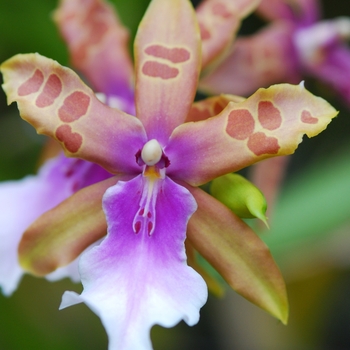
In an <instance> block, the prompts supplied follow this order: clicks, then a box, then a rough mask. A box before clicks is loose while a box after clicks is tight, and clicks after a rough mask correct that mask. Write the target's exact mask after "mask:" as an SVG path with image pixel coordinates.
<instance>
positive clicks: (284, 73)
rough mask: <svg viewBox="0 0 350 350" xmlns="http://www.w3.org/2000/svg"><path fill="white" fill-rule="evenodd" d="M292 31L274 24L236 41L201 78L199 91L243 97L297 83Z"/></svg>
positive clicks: (282, 25)
mask: <svg viewBox="0 0 350 350" xmlns="http://www.w3.org/2000/svg"><path fill="white" fill-rule="evenodd" d="M293 31H294V28H293V26H292V25H290V24H287V23H279V22H278V23H273V24H271V25H269V26H268V27H266V28H264V29H262V30H261V31H259V32H258V33H257V34H254V35H251V36H247V37H242V38H238V39H237V40H236V41H235V44H234V46H233V48H232V49H231V51H230V53H229V54H228V55H227V57H226V58H225V59H224V60H223V61H222V62H220V65H218V66H217V67H215V68H214V69H213V70H212V71H210V72H208V74H207V75H205V76H203V77H202V78H201V80H200V84H199V88H200V90H202V91H205V92H207V93H210V94H218V93H229V94H238V95H242V96H247V95H248V94H251V93H252V92H254V91H256V90H257V89H258V88H260V87H268V86H269V85H271V84H275V83H279V82H281V83H282V82H285V81H288V82H292V83H297V82H299V81H300V80H301V78H300V74H299V73H298V70H299V66H298V64H299V62H298V57H297V53H296V52H295V48H294V44H293V39H292V35H293Z"/></svg>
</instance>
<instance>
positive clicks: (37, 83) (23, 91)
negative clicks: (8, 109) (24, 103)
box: [17, 69, 44, 96]
mask: <svg viewBox="0 0 350 350" xmlns="http://www.w3.org/2000/svg"><path fill="white" fill-rule="evenodd" d="M43 82H44V74H43V73H42V72H41V71H40V70H39V69H37V70H36V71H35V72H34V74H33V75H32V76H31V77H30V78H29V79H28V80H27V81H25V82H24V83H23V84H22V85H21V86H20V87H19V88H18V90H17V92H18V95H19V96H27V95H30V94H32V93H34V92H37V91H39V89H40V87H41V85H42V84H43Z"/></svg>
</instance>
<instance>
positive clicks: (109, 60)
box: [54, 0, 134, 103]
mask: <svg viewBox="0 0 350 350" xmlns="http://www.w3.org/2000/svg"><path fill="white" fill-rule="evenodd" d="M54 19H55V22H56V23H57V25H58V27H59V29H60V31H61V34H62V36H63V37H64V39H65V41H66V42H67V44H68V47H69V51H70V55H71V60H72V64H73V65H74V66H75V67H76V68H77V69H78V70H79V71H80V72H82V73H83V74H84V76H85V77H86V78H87V79H88V81H89V82H90V83H91V84H92V85H93V87H94V89H95V91H99V92H103V93H105V94H106V95H114V96H118V97H120V98H123V99H124V100H129V101H130V103H131V102H132V103H133V102H134V101H133V92H132V89H131V82H132V78H133V67H132V63H131V58H130V56H129V53H128V47H127V45H128V39H129V35H128V31H127V29H126V28H125V27H124V26H123V25H122V24H121V23H120V21H119V19H118V17H117V14H116V13H115V11H114V10H113V7H112V6H111V5H110V4H108V3H107V2H104V1H102V0H62V1H61V3H60V6H59V8H58V9H57V10H56V11H55V14H54Z"/></svg>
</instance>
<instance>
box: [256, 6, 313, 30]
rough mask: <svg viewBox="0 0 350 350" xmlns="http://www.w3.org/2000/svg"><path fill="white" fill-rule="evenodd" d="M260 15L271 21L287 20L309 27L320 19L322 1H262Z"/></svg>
mask: <svg viewBox="0 0 350 350" xmlns="http://www.w3.org/2000/svg"><path fill="white" fill-rule="evenodd" d="M258 13H259V14H261V15H262V16H263V17H265V18H266V19H269V20H279V19H285V20H290V21H294V22H296V23H298V24H303V25H308V24H311V23H313V22H315V21H317V20H318V19H319V18H320V1H319V0H262V1H261V3H260V5H259V7H258Z"/></svg>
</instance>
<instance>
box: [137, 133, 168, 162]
mask: <svg viewBox="0 0 350 350" xmlns="http://www.w3.org/2000/svg"><path fill="white" fill-rule="evenodd" d="M162 155H163V150H162V148H161V147H160V144H159V142H158V141H157V140H156V139H153V140H150V141H148V142H147V143H146V144H145V145H144V146H143V148H142V151H141V159H142V160H143V161H144V163H145V164H147V165H149V166H152V165H155V164H157V163H158V162H159V161H160V158H162Z"/></svg>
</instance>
